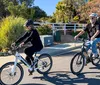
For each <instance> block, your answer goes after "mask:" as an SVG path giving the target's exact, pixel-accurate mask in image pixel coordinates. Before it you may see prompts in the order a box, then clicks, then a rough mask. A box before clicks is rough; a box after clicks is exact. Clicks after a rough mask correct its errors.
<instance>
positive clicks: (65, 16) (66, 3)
mask: <svg viewBox="0 0 100 85" xmlns="http://www.w3.org/2000/svg"><path fill="white" fill-rule="evenodd" d="M75 12H76V10H75V7H74V5H73V1H72V0H62V1H60V2H58V4H57V5H56V11H55V13H54V15H53V16H54V17H56V21H57V22H69V21H71V20H72V19H73V17H74V16H75Z"/></svg>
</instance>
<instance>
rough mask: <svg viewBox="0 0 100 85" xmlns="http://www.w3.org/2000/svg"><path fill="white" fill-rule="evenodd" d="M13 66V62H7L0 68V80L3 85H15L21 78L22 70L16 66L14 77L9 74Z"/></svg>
mask: <svg viewBox="0 0 100 85" xmlns="http://www.w3.org/2000/svg"><path fill="white" fill-rule="evenodd" d="M13 66H14V62H9V63H6V64H4V65H3V66H2V67H1V71H0V80H1V83H2V84H3V85H17V84H18V83H20V81H21V80H22V78H23V69H22V67H21V66H20V65H19V64H17V66H16V69H15V72H14V75H13V74H12V73H11V69H12V68H13Z"/></svg>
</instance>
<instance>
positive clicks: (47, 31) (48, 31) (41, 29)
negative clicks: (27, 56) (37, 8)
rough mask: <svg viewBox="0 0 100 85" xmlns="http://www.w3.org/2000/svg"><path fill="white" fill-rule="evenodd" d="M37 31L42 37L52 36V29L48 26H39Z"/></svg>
mask: <svg viewBox="0 0 100 85" xmlns="http://www.w3.org/2000/svg"><path fill="white" fill-rule="evenodd" d="M37 30H38V32H39V34H40V35H50V34H51V33H52V30H51V27H50V26H48V25H43V26H39V27H38V28H37Z"/></svg>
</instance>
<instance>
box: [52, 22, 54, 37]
mask: <svg viewBox="0 0 100 85" xmlns="http://www.w3.org/2000/svg"><path fill="white" fill-rule="evenodd" d="M52 32H53V36H54V33H55V26H54V23H53V24H52Z"/></svg>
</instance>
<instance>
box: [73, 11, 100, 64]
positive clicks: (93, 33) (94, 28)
mask: <svg viewBox="0 0 100 85" xmlns="http://www.w3.org/2000/svg"><path fill="white" fill-rule="evenodd" d="M97 18H98V14H96V13H91V14H90V15H89V20H90V23H89V24H87V26H86V27H85V28H84V29H83V30H82V31H81V32H80V33H79V34H77V35H76V36H75V37H74V39H75V40H76V39H77V38H78V37H79V36H81V35H82V34H84V33H85V32H87V34H88V39H89V40H90V41H91V42H89V43H88V46H87V47H88V49H87V51H88V50H89V49H90V47H92V53H93V56H94V57H97V56H98V53H97V46H96V44H97V43H98V42H100V25H99V23H98V22H97ZM89 61H90V60H89V58H87V63H88V62H89Z"/></svg>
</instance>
